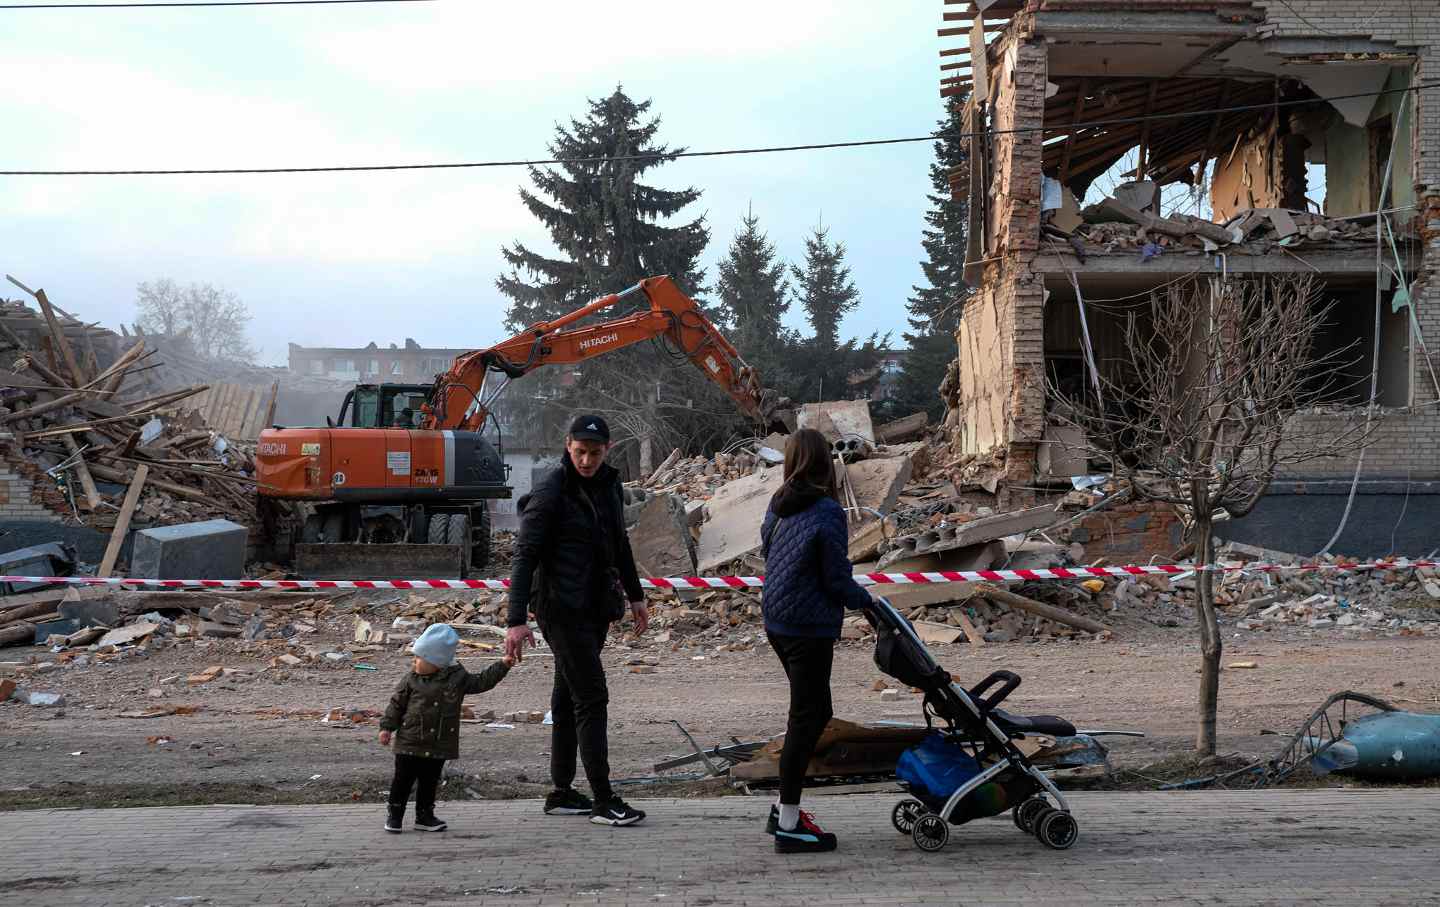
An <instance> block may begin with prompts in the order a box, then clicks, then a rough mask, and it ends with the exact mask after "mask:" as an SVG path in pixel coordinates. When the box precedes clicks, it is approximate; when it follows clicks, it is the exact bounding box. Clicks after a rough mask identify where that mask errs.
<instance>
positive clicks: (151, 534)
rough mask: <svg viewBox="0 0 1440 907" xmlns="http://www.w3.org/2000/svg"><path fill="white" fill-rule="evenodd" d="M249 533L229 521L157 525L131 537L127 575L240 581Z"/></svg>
mask: <svg viewBox="0 0 1440 907" xmlns="http://www.w3.org/2000/svg"><path fill="white" fill-rule="evenodd" d="M249 535H250V530H248V529H246V528H245V527H244V526H241V525H240V524H239V523H232V522H231V521H229V520H205V521H203V522H199V523H182V524H181V525H178V526H160V527H157V528H154V529H144V530H141V531H140V532H137V533H136V534H135V549H134V552H133V553H132V555H131V557H130V575H131V576H137V577H144V578H147V579H156V578H158V579H242V578H243V577H244V575H245V543H246V540H247V539H248V537H249Z"/></svg>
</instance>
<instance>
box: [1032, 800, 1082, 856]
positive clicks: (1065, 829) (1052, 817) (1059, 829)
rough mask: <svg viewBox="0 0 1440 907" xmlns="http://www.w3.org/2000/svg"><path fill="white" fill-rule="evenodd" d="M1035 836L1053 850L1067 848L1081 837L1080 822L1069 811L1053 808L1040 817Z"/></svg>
mask: <svg viewBox="0 0 1440 907" xmlns="http://www.w3.org/2000/svg"><path fill="white" fill-rule="evenodd" d="M1035 837H1037V838H1039V839H1040V843H1041V844H1044V845H1045V846H1046V847H1049V848H1051V849H1052V850H1067V849H1069V847H1070V845H1072V844H1074V843H1075V839H1076V838H1078V837H1080V824H1079V823H1078V822H1076V821H1075V817H1074V816H1072V815H1070V814H1069V813H1065V812H1061V811H1060V810H1058V809H1053V810H1050V811H1049V812H1047V813H1046V814H1045V815H1044V816H1042V817H1041V818H1040V825H1039V827H1038V828H1037V829H1036V831H1035Z"/></svg>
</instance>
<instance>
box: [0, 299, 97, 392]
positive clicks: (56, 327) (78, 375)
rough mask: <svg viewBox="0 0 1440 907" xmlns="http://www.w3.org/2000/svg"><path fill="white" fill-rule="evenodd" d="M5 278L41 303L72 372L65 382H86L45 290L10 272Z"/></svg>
mask: <svg viewBox="0 0 1440 907" xmlns="http://www.w3.org/2000/svg"><path fill="white" fill-rule="evenodd" d="M5 279H6V280H8V281H10V282H11V283H13V284H15V286H17V287H19V288H20V289H22V290H24V291H25V292H27V293H29V294H30V295H31V296H33V297H35V301H36V302H38V303H40V314H42V315H44V316H45V324H46V325H47V326H49V328H50V336H51V337H53V338H54V342H55V345H56V346H57V347H58V348H59V349H60V356H61V358H62V359H63V360H64V362H65V368H66V369H68V370H69V372H70V377H71V379H72V380H71V381H67V382H65V383H66V384H69V385H71V386H72V387H79V386H80V385H82V384H84V383H85V377H84V375H85V373H84V372H82V371H81V370H80V363H78V362H76V361H75V351H74V350H73V349H71V347H70V340H69V338H67V337H66V336H65V329H64V327H62V326H61V324H60V319H58V318H56V317H55V308H54V307H53V306H51V305H50V300H49V299H47V298H46V297H45V291H44V290H43V289H40V290H32V289H30V288H29V287H27V286H25V284H23V283H21V282H20V281H18V280H16V279H15V278H14V277H11V276H10V275H9V274H6V275H5Z"/></svg>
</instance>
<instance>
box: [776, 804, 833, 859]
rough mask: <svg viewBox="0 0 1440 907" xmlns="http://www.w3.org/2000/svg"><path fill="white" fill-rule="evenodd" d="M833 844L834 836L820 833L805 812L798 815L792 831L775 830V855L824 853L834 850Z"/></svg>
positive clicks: (813, 819)
mask: <svg viewBox="0 0 1440 907" xmlns="http://www.w3.org/2000/svg"><path fill="white" fill-rule="evenodd" d="M835 843H836V842H835V836H834V835H832V834H830V832H828V831H821V830H820V826H819V825H816V824H815V818H814V817H813V816H811V815H810V814H809V813H807V812H802V813H800V821H799V822H798V823H796V825H795V827H794V828H793V829H791V830H789V831H786V830H785V829H783V828H776V829H775V852H776V853H825V852H826V851H830V850H834V849H835Z"/></svg>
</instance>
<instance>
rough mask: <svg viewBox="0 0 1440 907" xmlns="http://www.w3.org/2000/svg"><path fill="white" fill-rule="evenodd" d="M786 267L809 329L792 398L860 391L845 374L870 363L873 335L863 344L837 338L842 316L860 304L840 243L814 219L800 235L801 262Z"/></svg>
mask: <svg viewBox="0 0 1440 907" xmlns="http://www.w3.org/2000/svg"><path fill="white" fill-rule="evenodd" d="M790 272H791V274H792V275H793V276H794V278H795V283H796V298H797V299H798V300H799V302H800V305H801V307H802V308H803V309H804V310H805V316H806V318H807V320H809V322H810V329H811V331H812V332H813V335H812V336H811V337H810V338H809V339H807V340H806V341H805V343H804V348H803V350H802V351H801V352H802V355H801V356H800V357H799V359H800V365H801V372H802V374H803V376H804V380H803V382H802V385H803V386H802V387H797V388H796V390H797V391H798V396H796V399H803V400H818V399H829V400H845V399H851V398H853V397H855V396H857V395H858V394H860V393H863V391H864V389H865V388H864V387H863V386H862V385H852V384H851V383H850V381H849V379H850V377H851V376H852V375H854V374H856V373H857V372H860V371H863V370H865V369H870V368H873V367H874V364H875V361H876V360H877V359H878V341H877V338H875V337H871V338H870V340H869V342H867V343H866V344H864V345H858V344H857V342H856V341H854V340H850V341H849V342H847V343H844V344H842V343H841V342H840V322H841V320H842V319H843V318H844V317H845V315H846V314H847V313H848V312H850V311H851V310H853V309H854V308H855V307H856V306H858V305H859V304H860V291H859V290H857V289H856V288H855V284H854V282H853V281H852V280H851V279H850V269H849V268H848V267H846V265H845V244H844V243H842V242H831V241H830V231H829V230H827V229H826V228H825V227H824V226H823V225H820V224H817V225H816V226H815V232H814V233H812V234H811V235H810V236H809V237H807V238H806V240H805V266H804V267H803V268H800V267H796V266H794V265H791V267H790ZM872 383H873V381H872Z"/></svg>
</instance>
